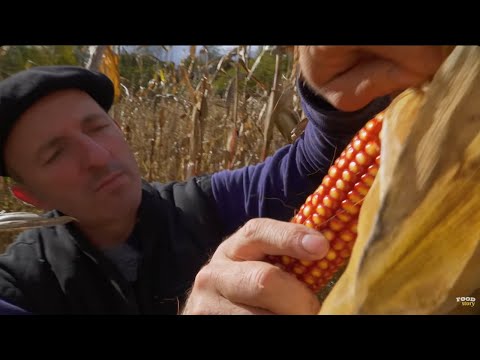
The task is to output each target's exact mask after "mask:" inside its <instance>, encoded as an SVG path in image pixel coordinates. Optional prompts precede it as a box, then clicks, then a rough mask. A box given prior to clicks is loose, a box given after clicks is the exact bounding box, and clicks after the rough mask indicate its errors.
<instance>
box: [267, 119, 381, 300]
mask: <svg viewBox="0 0 480 360" xmlns="http://www.w3.org/2000/svg"><path fill="white" fill-rule="evenodd" d="M382 119H383V114H379V115H377V116H376V117H375V118H373V119H371V120H370V121H369V122H367V124H366V125H365V126H364V127H363V128H362V129H361V130H360V131H359V132H358V133H357V134H356V135H355V136H354V138H353V139H352V140H351V142H350V143H349V144H348V145H347V147H346V148H345V150H344V151H343V152H342V153H341V154H340V156H339V157H338V159H337V160H335V162H334V164H333V165H332V166H331V167H330V169H329V170H328V174H327V175H326V176H325V177H324V178H323V181H322V183H321V185H320V186H319V187H318V188H317V190H316V191H315V192H314V193H313V194H311V195H310V196H309V197H308V198H307V199H306V201H305V203H304V204H303V205H302V206H301V208H300V210H299V211H298V213H297V214H296V215H295V216H294V217H293V218H292V220H291V222H294V223H297V224H304V225H305V226H308V227H309V228H313V229H316V230H318V231H320V232H321V233H322V234H323V235H324V236H325V238H327V240H328V241H329V242H330V250H329V252H328V253H327V255H326V256H325V257H324V258H323V259H322V260H319V261H306V260H299V259H294V258H291V257H289V256H269V257H268V259H267V261H269V262H271V263H272V264H275V265H277V266H279V267H281V268H283V269H284V270H286V271H287V272H289V273H292V274H294V275H295V276H296V277H297V278H298V279H299V280H301V281H303V282H304V283H305V284H306V285H307V286H308V287H309V288H310V289H312V290H313V291H314V292H315V293H317V294H320V293H321V292H323V291H324V288H325V286H326V285H327V284H328V283H329V282H330V281H331V280H332V278H333V277H334V276H335V274H337V273H338V271H339V270H341V269H342V268H343V267H344V266H345V265H346V263H347V261H348V258H349V257H350V255H351V253H352V249H353V245H354V243H355V240H356V237H357V222H358V216H359V212H360V208H361V205H362V201H363V199H364V197H365V196H366V195H367V192H368V191H369V189H370V187H371V185H372V183H373V181H374V179H375V176H376V174H377V171H378V167H379V165H380V146H381V144H380V138H379V134H380V130H381V128H382Z"/></svg>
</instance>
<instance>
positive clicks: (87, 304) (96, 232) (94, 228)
mask: <svg viewBox="0 0 480 360" xmlns="http://www.w3.org/2000/svg"><path fill="white" fill-rule="evenodd" d="M300 55H301V56H300V66H301V72H302V77H301V78H300V81H299V82H298V84H299V92H300V95H301V97H302V101H303V106H304V110H305V113H306V114H307V116H308V118H309V120H310V121H309V124H308V125H307V128H306V131H305V133H304V134H303V135H302V136H301V137H300V138H299V139H298V140H297V141H296V142H295V143H294V144H291V145H287V146H285V147H283V148H282V149H280V150H278V151H277V152H276V153H275V154H274V155H273V156H271V157H269V158H268V159H267V160H266V161H265V162H263V163H260V164H257V165H255V166H249V167H247V168H243V169H238V170H235V171H222V172H219V173H216V174H213V175H204V176H199V177H195V178H192V179H189V180H188V181H186V182H172V183H169V184H159V183H147V182H145V181H143V180H142V179H141V175H140V172H139V169H138V166H137V163H136V161H135V157H134V155H133V153H132V151H131V150H130V148H129V146H128V144H127V142H126V141H125V139H124V137H123V134H122V132H121V130H120V128H119V127H118V126H117V124H116V123H115V121H114V120H113V119H112V118H111V117H110V116H109V114H108V111H109V109H110V107H111V105H112V101H113V86H112V83H111V82H110V80H109V79H108V78H107V77H106V76H104V75H103V74H101V73H97V72H92V71H88V70H86V69H83V68H80V67H69V66H51V67H34V68H31V69H29V70H26V71H23V72H20V73H18V74H15V75H13V76H11V77H9V78H7V79H6V80H3V81H1V82H0V175H1V176H10V177H11V178H12V179H13V180H14V184H13V185H12V188H11V190H12V192H13V193H14V194H15V196H16V197H17V198H19V199H21V200H22V201H24V202H27V203H30V204H32V205H34V206H35V207H37V208H40V209H44V210H45V211H47V212H46V215H45V216H48V217H58V216H61V215H69V216H72V217H74V218H75V219H77V221H75V222H71V223H68V224H66V225H56V226H45V227H42V228H37V229H31V230H28V231H25V232H23V233H22V234H20V235H19V236H18V238H17V239H16V241H15V242H14V243H13V244H12V245H10V246H9V248H8V249H7V251H6V253H5V254H3V255H0V313H1V312H2V308H3V309H4V311H3V312H4V313H8V312H9V311H10V313H15V311H19V312H20V311H21V309H24V310H25V311H28V312H30V313H35V314H45V313H47V314H53V313H64V314H65V313H96V314H99V313H104V314H106V313H109V314H142V313H144V314H177V313H180V312H181V313H184V314H199V313H200V314H208V313H215V314H272V313H275V314H314V313H316V312H317V311H318V309H319V303H318V300H317V298H316V296H315V295H314V294H312V293H311V292H310V291H309V290H308V289H307V287H306V286H304V284H303V283H301V282H300V281H298V280H297V279H295V278H294V277H292V276H290V275H288V274H286V273H284V272H283V271H281V270H279V269H277V268H276V267H274V266H273V265H270V264H268V263H267V262H263V261H260V260H262V259H263V258H264V256H265V255H267V254H273V255H288V256H293V257H296V258H302V259H306V260H315V259H321V258H322V257H324V256H325V254H326V253H327V251H328V247H329V244H328V241H327V240H325V238H324V237H323V236H322V235H321V234H319V233H317V232H315V231H313V230H311V229H309V228H307V227H305V226H303V225H298V224H293V223H289V222H288V220H289V219H290V218H291V216H292V210H291V209H293V208H298V207H299V206H300V205H301V204H302V203H303V201H304V200H305V198H306V196H307V195H308V194H310V193H312V192H313V191H314V190H315V189H316V188H317V186H318V184H320V182H321V181H322V178H323V176H324V175H325V173H326V171H327V170H328V168H329V165H330V164H331V163H332V162H333V160H334V159H335V156H338V153H339V151H336V150H337V149H342V148H344V147H345V146H346V144H347V143H348V142H349V141H350V139H351V138H352V137H353V135H354V134H355V133H356V132H357V131H358V130H359V129H360V128H361V127H362V126H363V125H364V124H365V123H366V121H368V120H369V119H371V118H372V117H373V116H374V115H375V114H377V113H378V112H380V111H381V110H383V109H384V108H385V107H386V106H387V105H388V103H389V101H390V97H389V94H391V93H392V92H396V91H398V90H401V89H404V88H406V87H409V86H411V85H416V84H419V83H421V82H422V81H424V80H425V79H427V78H428V77H430V76H431V75H432V74H433V73H434V72H435V71H436V69H437V68H438V67H439V66H440V64H441V61H442V60H443V58H444V55H442V53H441V49H438V48H437V47H402V51H398V49H397V47H376V48H375V49H372V47H364V48H362V49H359V47H309V46H307V47H301V51H300ZM366 55H368V56H366ZM412 59H413V60H412ZM426 64H428V66H427V65H426ZM392 69H396V71H397V73H395V74H396V75H399V74H400V75H401V77H395V76H393V77H392V76H391V75H392ZM382 74H383V75H385V76H383V75H382ZM350 75H351V76H350ZM387 75H388V76H387ZM372 79H373V80H374V81H372ZM368 81H370V82H369V83H370V84H371V86H370V87H368V86H367V87H365V86H363V85H362V84H366V82H368ZM360 85H362V86H363V87H362V86H360ZM356 86H358V87H357V90H358V89H360V90H358V91H351V89H352V88H355V87H356ZM339 94H341V96H340V95H339ZM273 219H275V220H273ZM225 238H227V239H226V240H224V239H225ZM212 254H213V257H211V258H210V256H211V255H212ZM209 260H210V261H209ZM187 295H190V296H188V297H187ZM5 304H6V305H5ZM9 309H13V310H9Z"/></svg>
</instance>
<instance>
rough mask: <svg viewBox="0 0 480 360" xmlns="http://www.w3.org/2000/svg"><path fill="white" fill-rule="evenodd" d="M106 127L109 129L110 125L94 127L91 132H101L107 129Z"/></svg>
mask: <svg viewBox="0 0 480 360" xmlns="http://www.w3.org/2000/svg"><path fill="white" fill-rule="evenodd" d="M106 127H108V124H103V125H99V126H96V127H94V128H93V129H92V130H91V131H93V132H96V131H100V130H103V129H105V128H106Z"/></svg>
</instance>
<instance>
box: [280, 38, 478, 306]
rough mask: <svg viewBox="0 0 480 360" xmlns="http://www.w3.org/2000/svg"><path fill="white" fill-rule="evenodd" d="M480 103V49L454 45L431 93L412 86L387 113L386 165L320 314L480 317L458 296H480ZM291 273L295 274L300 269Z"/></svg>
mask: <svg viewBox="0 0 480 360" xmlns="http://www.w3.org/2000/svg"><path fill="white" fill-rule="evenodd" d="M479 98H480V48H479V47H474V46H473V47H457V48H455V50H454V51H453V52H452V53H451V54H450V56H449V57H448V59H447V60H446V61H445V63H444V64H443V65H442V67H441V68H440V69H439V71H438V72H437V74H436V76H435V77H434V79H433V80H432V82H431V83H430V84H429V85H428V88H426V89H425V90H424V91H419V90H413V89H409V90H407V91H406V92H404V93H403V94H402V95H401V96H399V97H398V98H397V100H396V101H395V102H394V103H393V104H392V105H391V106H390V107H389V109H388V111H387V112H386V114H385V117H384V120H383V128H382V131H381V134H380V138H381V139H382V147H381V152H382V155H381V162H382V166H381V167H380V170H379V172H378V175H377V177H376V178H375V181H374V182H373V185H372V188H371V189H370V190H369V191H368V194H367V196H366V198H365V199H364V201H363V205H362V208H361V211H360V212H359V216H360V217H359V219H358V236H357V238H356V240H355V241H356V242H355V246H354V247H353V252H352V254H351V257H350V259H349V260H348V265H347V267H346V270H345V272H344V273H343V274H342V276H341V277H340V280H339V281H338V283H337V284H335V286H334V288H333V290H332V292H331V293H330V294H328V296H327V298H326V299H325V302H324V303H323V304H322V307H321V310H320V314H445V313H462V312H463V313H465V312H467V313H468V312H478V309H479V306H480V304H477V308H475V307H473V306H469V307H468V308H466V307H463V308H462V306H461V303H459V302H458V298H461V297H468V296H469V295H473V298H475V297H476V295H477V294H479V293H480V292H479V289H480V267H479V266H478V264H479V263H480V262H479V261H480V246H479V245H480V211H479V210H480V183H479V182H478V176H479V175H480V105H479V103H478V99H479ZM330 177H331V176H330ZM313 196H315V195H313ZM313 196H312V197H310V198H309V199H308V200H307V205H305V206H304V207H303V210H302V211H303V212H302V213H301V214H300V217H299V215H297V217H296V218H294V221H297V222H301V223H305V225H307V226H310V224H309V223H308V222H307V221H308V218H306V217H305V216H304V215H305V208H306V207H307V206H308V203H309V202H311V201H312V199H313ZM307 213H308V210H307ZM336 215H337V216H336V218H337V219H339V217H338V213H337V214H336ZM311 221H313V218H311ZM331 222H332V220H330V223H331ZM328 230H331V228H330V229H327V233H326V237H327V238H329V235H328ZM323 232H324V234H325V230H324V231H323ZM331 238H332V239H333V237H331ZM335 239H336V238H335ZM350 243H352V244H353V242H350ZM335 246H336V243H332V244H331V249H335ZM328 256H329V255H327V260H329V259H328ZM344 256H345V257H346V256H347V254H345V255H344ZM331 257H332V256H331ZM342 257H343V256H342ZM277 260H278V259H277ZM333 260H334V261H335V259H333ZM286 261H287V262H289V263H295V264H296V265H298V266H299V265H304V267H305V264H302V262H301V261H299V260H296V259H289V258H288V259H286ZM282 262H283V263H285V259H282ZM338 262H340V260H338ZM319 264H320V263H319ZM330 264H331V263H329V267H328V268H327V269H330V271H333V270H336V269H333V268H331V267H330ZM308 265H310V264H308ZM324 266H325V265H324ZM288 269H289V271H292V272H294V273H296V274H297V276H299V270H298V267H297V270H295V267H290V268H288ZM329 276H331V274H329ZM299 277H300V278H301V279H302V280H304V281H305V282H307V284H310V286H311V287H312V286H314V285H312V283H311V278H310V277H308V276H299ZM321 285H322V286H323V285H325V279H324V280H323V283H322V284H321ZM316 290H317V291H318V288H316ZM475 310H476V311H475Z"/></svg>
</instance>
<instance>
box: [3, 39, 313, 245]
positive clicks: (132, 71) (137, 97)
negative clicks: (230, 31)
mask: <svg viewBox="0 0 480 360" xmlns="http://www.w3.org/2000/svg"><path fill="white" fill-rule="evenodd" d="M129 48H130V50H129V51H126V50H125V48H124V47H121V46H4V47H0V78H5V77H6V76H8V75H10V74H12V73H14V72H16V71H19V70H22V69H25V68H28V67H31V66H36V65H51V64H70V65H80V66H85V67H88V68H92V69H94V70H99V71H102V72H104V73H105V74H107V75H108V76H109V77H110V78H111V79H112V80H113V82H114V84H115V93H116V99H115V103H114V106H113V107H112V109H111V112H110V114H111V115H112V117H114V118H115V119H116V120H117V121H118V122H119V124H120V125H121V127H122V129H123V131H124V133H125V138H126V140H127V142H128V143H129V144H130V146H131V148H132V150H133V152H134V154H135V156H136V159H137V161H138V163H139V166H140V169H141V172H142V175H143V177H144V178H145V179H146V180H148V181H159V182H169V181H183V180H186V179H188V178H189V177H191V176H194V175H200V174H205V173H213V172H216V171H220V170H223V169H236V168H240V167H243V166H247V165H254V164H256V163H258V162H260V161H262V160H263V159H265V157H267V156H268V155H271V154H272V153H273V152H274V151H275V150H276V149H278V148H280V147H282V146H284V145H286V144H288V143H290V142H292V141H294V139H295V136H292V134H297V135H298V133H299V131H300V130H299V129H301V126H300V125H299V124H304V115H303V113H302V111H301V107H300V104H299V99H298V97H297V95H296V86H295V85H296V84H295V79H296V76H297V73H296V51H295V48H294V47H283V46H258V47H255V49H252V47H251V46H244V45H243V46H229V47H228V50H223V51H221V50H222V47H219V46H217V47H212V46H210V47H208V46H190V47H188V48H187V49H188V52H189V53H188V54H187V56H186V57H185V58H183V59H181V60H180V61H178V62H173V61H165V60H161V59H160V58H159V57H158V56H155V52H152V49H153V50H158V49H160V50H161V53H162V54H167V58H168V54H169V52H170V51H172V50H175V47H172V46H158V47H154V46H150V47H143V46H137V47H129ZM0 204H1V205H0V210H4V211H7V212H9V211H30V212H35V213H41V211H38V210H36V209H34V208H32V207H30V206H27V205H25V204H23V203H21V202H20V201H18V200H16V199H14V198H13V197H12V196H11V194H10V191H9V179H8V178H0ZM16 234H17V233H15V232H3V233H0V252H2V251H3V250H4V249H5V247H6V246H7V245H8V244H9V243H10V242H11V241H12V240H13V239H14V238H15V236H16Z"/></svg>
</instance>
